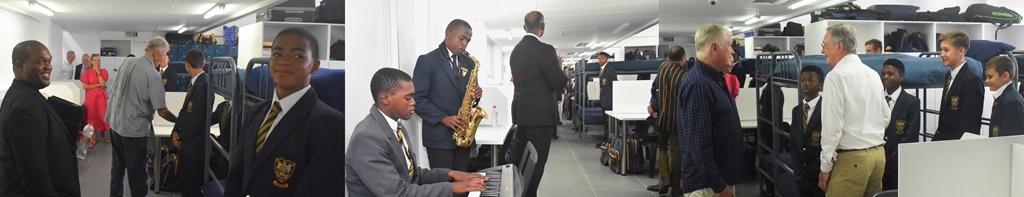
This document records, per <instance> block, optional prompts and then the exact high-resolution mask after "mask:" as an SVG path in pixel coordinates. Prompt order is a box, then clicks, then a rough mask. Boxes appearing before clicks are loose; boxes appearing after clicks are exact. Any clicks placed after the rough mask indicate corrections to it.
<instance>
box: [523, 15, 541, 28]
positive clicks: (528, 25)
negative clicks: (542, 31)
mask: <svg viewBox="0 0 1024 197" xmlns="http://www.w3.org/2000/svg"><path fill="white" fill-rule="evenodd" d="M534 12H536V13H537V18H535V19H533V20H532V21H531V20H530V14H526V16H525V17H523V23H525V24H526V28H527V29H534V28H537V27H540V24H541V23H544V14H542V13H540V11H531V12H530V13H534Z"/></svg>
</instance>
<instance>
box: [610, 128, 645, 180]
mask: <svg viewBox="0 0 1024 197" xmlns="http://www.w3.org/2000/svg"><path fill="white" fill-rule="evenodd" d="M627 136H628V135H627ZM623 148H626V149H625V150H624V149H623ZM607 155H608V160H607V164H608V167H609V168H610V169H611V170H612V172H613V173H615V174H622V172H623V170H625V172H626V174H639V173H643V172H644V171H645V170H647V165H645V163H646V158H645V157H644V154H643V145H642V144H641V143H640V140H637V139H636V138H635V137H633V136H628V137H622V136H619V137H616V138H614V139H612V140H611V143H610V144H609V148H608V151H607ZM622 160H625V161H626V168H625V169H622V165H621V164H620V162H622Z"/></svg>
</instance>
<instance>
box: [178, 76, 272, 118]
mask: <svg viewBox="0 0 1024 197" xmlns="http://www.w3.org/2000/svg"><path fill="white" fill-rule="evenodd" d="M203 73H206V71H203V72H199V74H198V75H196V76H195V77H192V81H190V82H188V84H189V85H196V79H199V76H200V75H203ZM274 94H277V92H276V91H275V92H274ZM275 96H276V95H275ZM281 105H284V103H282V104H281ZM281 108H284V106H281ZM282 110H283V109H282Z"/></svg>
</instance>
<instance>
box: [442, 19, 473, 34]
mask: <svg viewBox="0 0 1024 197" xmlns="http://www.w3.org/2000/svg"><path fill="white" fill-rule="evenodd" d="M460 26H461V27H466V29H469V30H473V27H472V26H469V23H468V22H466V21H464V20H462V19H455V20H452V22H448V27H445V28H444V31H445V32H452V31H455V28H456V27H460Z"/></svg>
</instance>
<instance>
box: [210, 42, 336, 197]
mask: <svg viewBox="0 0 1024 197" xmlns="http://www.w3.org/2000/svg"><path fill="white" fill-rule="evenodd" d="M318 43H319V42H317V39H316V37H314V36H313V35H312V34H311V33H309V31H306V30H305V29H302V28H296V27H291V28H287V29H284V30H282V31H281V32H280V33H278V34H277V37H275V39H274V44H273V48H272V49H271V56H270V71H271V73H270V74H271V77H272V78H273V79H274V83H276V84H277V87H276V88H275V90H274V96H273V97H272V99H271V100H267V101H264V102H261V103H257V104H256V106H255V107H253V109H255V111H253V113H250V114H246V115H244V117H243V118H245V119H244V120H247V121H244V122H247V123H249V124H247V125H244V126H243V127H242V128H243V129H242V130H239V136H238V143H237V144H235V148H234V150H235V151H234V152H232V154H231V164H230V165H231V167H230V169H229V170H228V178H227V182H226V183H225V188H224V189H225V192H224V196H228V197H241V196H247V195H248V196H253V197H258V196H336V195H341V194H344V193H345V185H344V184H345V170H344V168H343V167H342V166H344V165H345V132H344V131H342V128H345V116H344V115H342V114H341V112H338V111H337V110H334V109H333V108H331V107H330V106H328V105H327V104H324V103H323V102H321V101H320V100H318V99H317V96H316V92H315V91H314V90H312V89H310V86H309V79H310V76H312V75H313V73H316V71H317V69H319V68H320V61H318V59H319V55H318V54H319V51H320V48H319V45H318Z"/></svg>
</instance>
